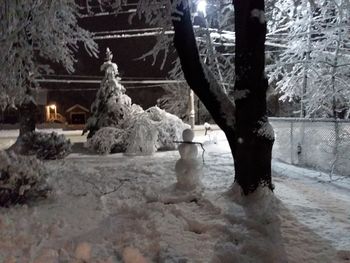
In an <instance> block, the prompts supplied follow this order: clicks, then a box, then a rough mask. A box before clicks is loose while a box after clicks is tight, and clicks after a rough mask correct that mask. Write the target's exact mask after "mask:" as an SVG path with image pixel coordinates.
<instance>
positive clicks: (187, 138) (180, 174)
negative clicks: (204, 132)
mask: <svg viewBox="0 0 350 263" xmlns="http://www.w3.org/2000/svg"><path fill="white" fill-rule="evenodd" d="M193 138H194V133H193V131H192V130H191V129H186V130H184V131H183V133H182V139H183V143H181V144H180V145H179V147H178V150H179V153H180V157H181V158H180V160H178V161H177V162H176V165H175V172H176V178H177V184H176V187H177V188H178V189H180V190H193V189H195V188H196V187H197V186H198V185H199V184H200V182H199V163H198V161H197V155H198V148H197V146H196V145H195V144H193V143H192V140H193Z"/></svg>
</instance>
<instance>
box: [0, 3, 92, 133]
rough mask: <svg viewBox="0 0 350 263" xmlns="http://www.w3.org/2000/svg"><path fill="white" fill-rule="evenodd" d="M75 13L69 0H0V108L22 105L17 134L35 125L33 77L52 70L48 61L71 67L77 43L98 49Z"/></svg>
mask: <svg viewBox="0 0 350 263" xmlns="http://www.w3.org/2000/svg"><path fill="white" fill-rule="evenodd" d="M78 16H79V7H78V6H77V5H76V4H75V3H74V1H72V0H60V1H41V0H16V1H13V0H0V43H1V44H0V54H1V56H0V64H1V67H0V107H1V108H2V109H5V108H6V107H18V106H20V107H21V106H22V108H24V109H23V110H22V112H21V113H22V115H23V114H25V115H26V116H22V118H21V120H23V121H22V122H21V126H22V127H21V135H22V134H24V133H26V132H30V131H32V130H33V129H34V127H35V124H34V121H35V119H34V118H33V116H30V115H33V113H34V111H33V109H34V108H35V101H34V99H33V96H32V95H33V92H35V89H36V88H37V87H38V83H37V82H36V79H37V78H39V77H40V76H41V75H43V74H49V73H51V72H52V70H51V67H50V65H49V64H48V63H59V64H61V65H63V67H64V68H65V69H66V70H67V71H68V72H73V71H74V62H75V57H74V51H76V50H77V49H78V48H79V47H80V46H79V43H83V44H84V46H85V48H86V50H87V51H88V52H89V53H90V54H91V55H96V54H97V44H96V43H95V42H94V41H93V40H92V38H91V34H90V33H89V32H88V31H86V30H84V29H83V28H81V27H80V26H79V25H78V22H77V18H78ZM43 61H45V62H43ZM46 62H47V63H46Z"/></svg>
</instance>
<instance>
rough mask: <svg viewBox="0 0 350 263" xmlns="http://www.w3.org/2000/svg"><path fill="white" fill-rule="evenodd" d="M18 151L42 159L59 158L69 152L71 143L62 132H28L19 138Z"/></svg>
mask: <svg viewBox="0 0 350 263" xmlns="http://www.w3.org/2000/svg"><path fill="white" fill-rule="evenodd" d="M19 147H20V150H19V153H21V154H23V155H36V157H37V158H39V159H43V160H53V159H61V158H64V157H66V156H67V155H68V154H69V153H70V152H71V147H72V144H71V142H70V140H69V139H66V138H65V136H64V135H63V134H60V135H59V134H57V133H56V132H52V133H43V132H35V131H34V132H30V133H27V134H25V135H23V136H22V137H21V138H19Z"/></svg>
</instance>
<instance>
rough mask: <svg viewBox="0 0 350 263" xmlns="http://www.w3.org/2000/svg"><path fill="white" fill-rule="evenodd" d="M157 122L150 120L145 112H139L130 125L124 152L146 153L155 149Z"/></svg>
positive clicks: (150, 152)
mask: <svg viewBox="0 0 350 263" xmlns="http://www.w3.org/2000/svg"><path fill="white" fill-rule="evenodd" d="M157 138H158V129H157V122H155V121H153V120H151V119H150V118H149V116H148V115H147V113H146V112H144V113H142V114H139V116H138V117H137V118H136V120H135V122H134V124H133V126H132V127H130V137H129V138H128V147H127V149H126V151H125V153H126V154H135V155H148V154H152V153H154V152H156V151H157Z"/></svg>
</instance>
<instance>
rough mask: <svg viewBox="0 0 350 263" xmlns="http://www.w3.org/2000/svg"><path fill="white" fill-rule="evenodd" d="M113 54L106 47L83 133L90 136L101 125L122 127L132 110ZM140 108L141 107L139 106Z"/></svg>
mask: <svg viewBox="0 0 350 263" xmlns="http://www.w3.org/2000/svg"><path fill="white" fill-rule="evenodd" d="M112 59H113V54H112V52H111V51H110V50H109V48H107V50H106V61H105V62H104V63H103V64H102V66H101V71H104V72H105V75H104V78H103V79H102V81H101V85H100V89H99V90H98V92H97V94H96V99H95V101H94V102H93V103H92V105H91V112H92V116H91V117H90V118H89V119H88V121H87V124H86V127H85V129H84V133H85V132H87V131H89V134H88V138H90V137H92V136H93V135H94V134H95V132H96V131H97V130H99V129H100V128H102V127H117V128H122V124H123V122H124V121H125V118H126V117H127V116H128V115H129V114H130V112H131V111H132V107H131V99H130V97H129V96H127V95H126V94H124V93H125V88H124V87H123V85H121V84H120V82H119V80H120V78H119V77H118V75H119V72H118V66H117V64H115V63H113V62H112ZM140 110H141V108H140Z"/></svg>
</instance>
